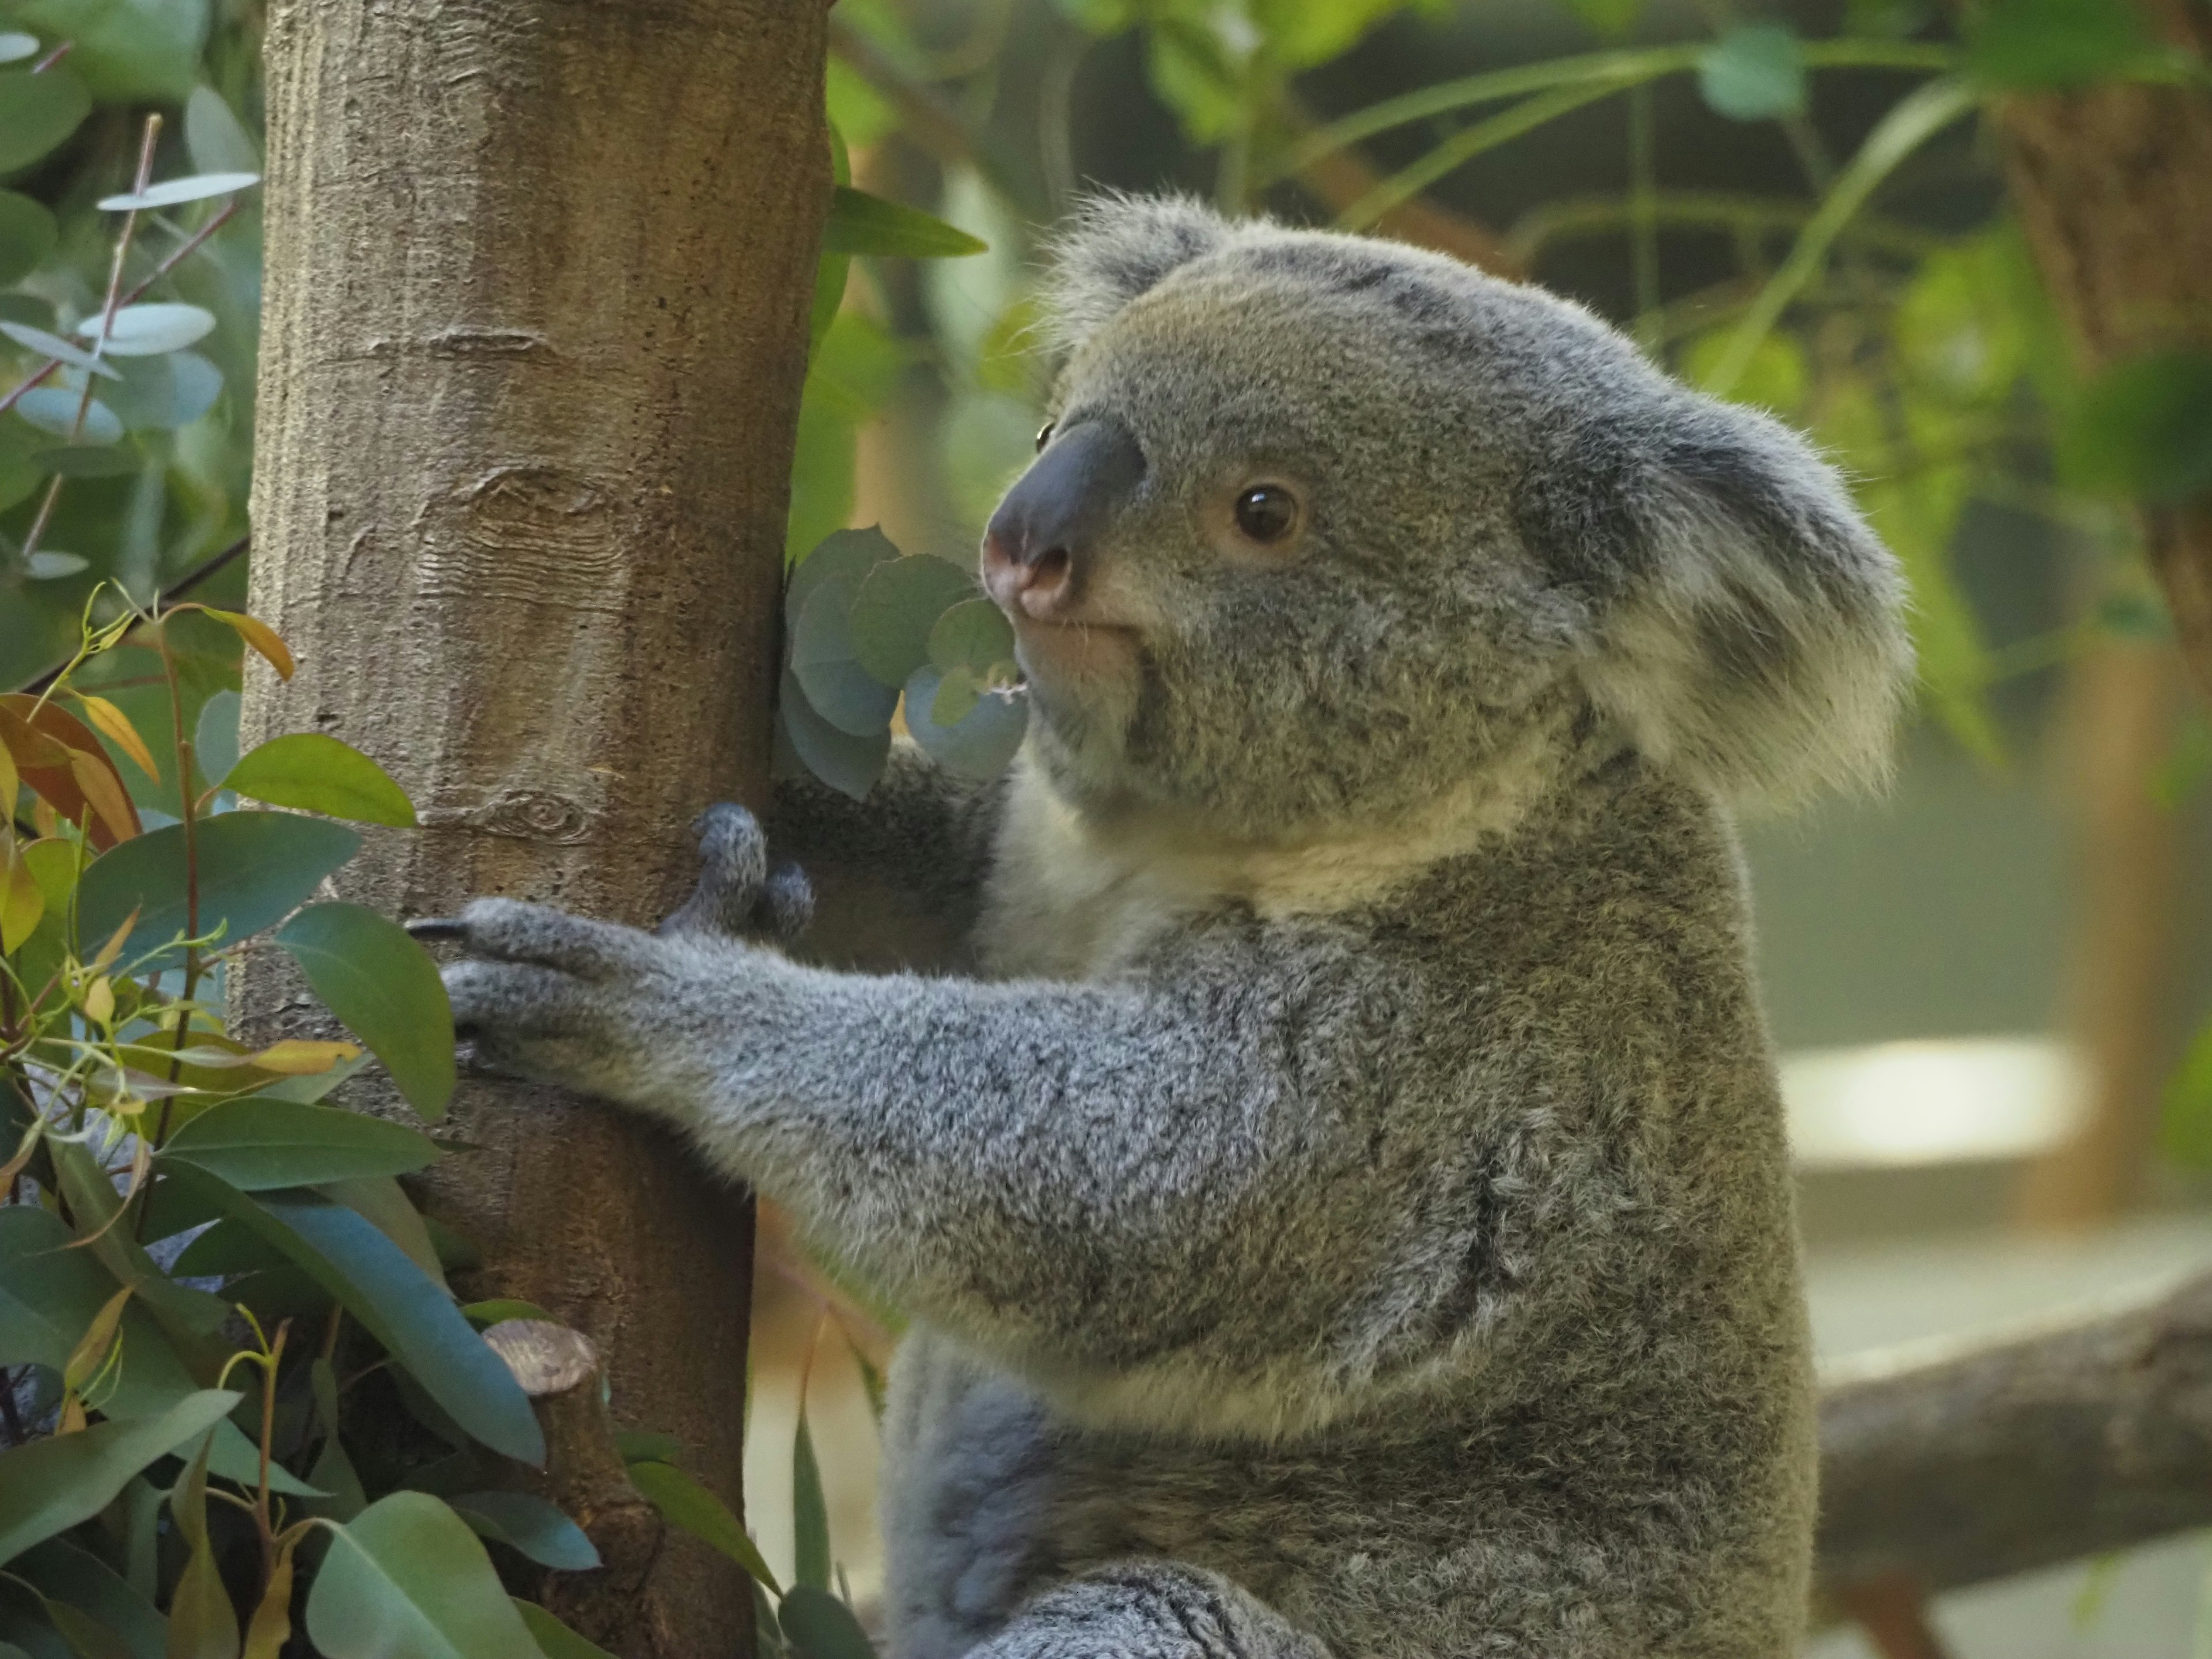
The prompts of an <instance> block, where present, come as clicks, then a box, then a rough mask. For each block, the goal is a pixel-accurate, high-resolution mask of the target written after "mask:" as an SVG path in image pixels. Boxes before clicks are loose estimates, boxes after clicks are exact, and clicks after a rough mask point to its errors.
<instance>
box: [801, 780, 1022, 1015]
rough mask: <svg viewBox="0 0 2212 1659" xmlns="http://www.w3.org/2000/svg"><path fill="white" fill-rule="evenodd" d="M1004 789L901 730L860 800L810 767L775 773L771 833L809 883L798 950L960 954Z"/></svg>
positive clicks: (935, 959) (825, 956)
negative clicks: (808, 909)
mask: <svg viewBox="0 0 2212 1659" xmlns="http://www.w3.org/2000/svg"><path fill="white" fill-rule="evenodd" d="M1002 788H1003V785H1002V784H1001V783H1000V782H999V781H991V782H988V783H982V782H977V781H974V780H972V779H968V778H962V777H959V776H957V775H954V774H952V773H951V772H947V771H945V769H943V768H942V767H939V766H938V765H936V764H934V763H933V762H931V761H930V759H929V758H928V757H927V756H926V755H924V754H923V753H922V752H921V750H920V749H919V748H917V747H916V746H915V744H914V743H913V742H912V741H911V740H910V739H908V738H898V739H896V740H895V741H894V742H893V743H892V744H891V751H890V759H889V760H888V761H887V762H886V763H885V764H884V774H883V776H882V777H881V778H880V779H878V781H877V783H876V786H875V787H874V788H873V789H872V790H870V791H869V792H868V796H867V799H865V800H854V799H853V798H852V797H851V796H849V795H847V794H845V793H842V792H841V791H839V790H836V789H832V788H831V787H829V785H828V784H825V783H821V782H818V781H816V780H814V779H812V778H787V779H784V780H782V781H779V782H778V783H777V785H776V787H775V801H774V804H773V805H771V807H770V809H769V814H768V829H769V836H770V837H771V838H772V840H773V842H774V844H775V847H776V848H777V849H778V850H779V851H780V852H781V853H783V854H789V855H792V856H795V857H796V858H798V859H799V861H800V862H801V863H802V864H803V865H804V866H805V870H806V873H807V878H808V879H809V881H810V883H811V885H812V887H813V890H814V921H813V927H812V928H811V931H810V932H809V933H808V934H807V937H806V939H805V944H804V945H802V946H801V947H800V949H801V951H802V953H803V954H804V955H805V957H807V958H808V959H809V960H812V961H817V962H821V963H828V964H830V965H833V966H836V967H843V968H859V969H870V970H873V971H878V972H880V971H884V970H888V969H896V968H908V967H912V968H920V967H938V966H956V965H958V964H959V963H962V962H963V961H964V960H965V947H966V941H967V939H968V935H969V933H970V931H971V930H972V929H973V928H974V927H975V915H976V910H977V908H978V906H979V905H980V903H981V890H982V884H983V878H984V874H985V872H987V869H988V868H989V865H990V858H991V843H992V841H993V838H994V836H995V834H996V832H997V828H998V822H999V810H1000V794H1001V791H1002Z"/></svg>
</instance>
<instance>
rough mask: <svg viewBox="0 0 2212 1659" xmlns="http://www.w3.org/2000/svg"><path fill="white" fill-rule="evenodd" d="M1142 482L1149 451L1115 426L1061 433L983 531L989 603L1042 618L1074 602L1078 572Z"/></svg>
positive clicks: (1088, 424) (1081, 426) (1091, 425)
mask: <svg viewBox="0 0 2212 1659" xmlns="http://www.w3.org/2000/svg"><path fill="white" fill-rule="evenodd" d="M1144 476H1145V453H1144V451H1142V450H1141V449H1139V448H1138V447H1137V441H1136V440H1135V439H1134V438H1132V437H1131V436H1130V435H1129V434H1128V433H1127V430H1126V429H1124V428H1123V427H1122V426H1121V423H1120V422H1117V421H1109V420H1089V421H1082V422H1078V423H1077V424H1075V425H1073V426H1071V427H1066V428H1062V429H1061V430H1060V432H1058V433H1057V434H1055V435H1054V437H1053V440H1052V442H1051V443H1050V444H1048V446H1047V447H1046V448H1045V452H1044V453H1043V454H1042V455H1040V456H1038V457H1037V459H1036V461H1035V462H1034V463H1033V464H1032V465H1030V470H1029V471H1026V472H1024V474H1022V476H1021V478H1020V480H1019V481H1018V483H1016V484H1015V485H1014V487H1013V488H1012V489H1010V490H1008V491H1007V492H1006V500H1004V501H1000V503H999V510H998V511H997V512H996V513H993V514H992V515H991V522H990V526H989V527H988V528H987V529H986V530H985V531H984V532H983V583H984V586H987V587H988V588H989V589H990V591H991V597H992V598H993V599H996V600H997V601H998V602H999V604H1000V605H1001V606H1002V607H1004V608H1005V609H1007V610H1009V611H1011V610H1012V609H1013V608H1014V607H1015V606H1016V605H1019V606H1020V607H1021V608H1022V609H1023V610H1024V611H1027V612H1028V613H1029V614H1030V616H1032V617H1046V616H1048V615H1049V614H1050V613H1052V612H1053V611H1058V610H1060V609H1064V608H1065V607H1066V606H1067V605H1071V604H1073V602H1074V599H1075V597H1076V592H1075V590H1076V587H1077V584H1078V581H1079V567H1080V566H1081V565H1082V563H1083V562H1084V560H1085V556H1087V555H1088V554H1089V553H1090V551H1091V548H1092V547H1093V546H1094V545H1096V544H1097V540H1098V538H1099V537H1100V536H1101V535H1102V534H1103V532H1104V531H1105V529H1106V526H1108V525H1109V523H1110V522H1111V521H1112V520H1113V517H1114V514H1115V513H1116V512H1117V511H1118V510H1119V509H1120V508H1121V506H1122V505H1123V504H1124V503H1125V502H1126V501H1127V500H1128V498H1129V497H1130V495H1133V493H1134V492H1135V490H1136V488H1137V485H1138V484H1139V483H1140V482H1142V481H1143V478H1144Z"/></svg>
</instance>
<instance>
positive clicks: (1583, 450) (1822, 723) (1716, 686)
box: [1538, 388, 1912, 805]
mask: <svg viewBox="0 0 2212 1659" xmlns="http://www.w3.org/2000/svg"><path fill="white" fill-rule="evenodd" d="M1571 448H1572V449H1573V450H1574V451H1575V452H1576V453H1573V454H1572V455H1571V456H1568V457H1561V458H1557V459H1559V460H1563V461H1565V465H1563V466H1555V467H1553V468H1547V469H1544V471H1545V472H1546V474H1547V476H1548V477H1551V478H1553V479H1565V480H1569V481H1571V482H1569V483H1565V484H1564V485H1560V486H1557V487H1553V488H1549V489H1546V490H1543V491H1540V492H1539V494H1540V496H1542V497H1547V498H1548V499H1541V500H1540V501H1539V503H1538V517H1539V518H1540V519H1541V521H1542V522H1543V525H1544V529H1545V532H1546V533H1545V535H1544V537H1543V540H1544V541H1545V542H1547V543H1548V544H1549V549H1550V551H1551V556H1552V557H1553V559H1555V560H1559V561H1564V562H1565V565H1566V566H1567V567H1568V568H1558V567H1557V566H1555V569H1554V574H1555V577H1557V578H1559V579H1563V585H1564V586H1567V587H1569V588H1570V589H1573V590H1576V591H1578V592H1579V593H1580V594H1581V595H1582V596H1583V597H1584V598H1585V599H1586V600H1587V601H1588V602H1589V607H1590V610H1589V617H1590V623H1591V627H1590V631H1589V636H1588V637H1587V639H1586V640H1585V641H1584V648H1585V656H1584V659H1583V668H1582V673H1583V683H1584V684H1585V685H1586V686H1587V687H1588V689H1589V694H1590V696H1591V699H1592V701H1593V702H1595V704H1596V705H1597V706H1598V708H1600V709H1601V710H1602V711H1604V712H1605V713H1607V714H1610V715H1611V716H1613V719H1614V720H1617V721H1618V722H1619V723H1620V725H1621V726H1623V727H1624V728H1626V731H1627V732H1629V734H1630V736H1631V737H1632V740H1633V741H1634V742H1635V743H1636V744H1637V745H1638V747H1639V748H1640V749H1641V750H1643V751H1644V753H1646V754H1648V755H1649V756H1650V757H1652V758H1653V759H1654V760H1655V761H1657V762H1659V763H1662V764H1666V765H1670V766H1673V767H1675V768H1678V769H1681V770H1682V771H1684V772H1686V773H1688V774H1689V775H1693V776H1695V777H1698V778H1699V779H1700V780H1701V781H1704V782H1705V784H1707V785H1708V786H1709V787H1712V788H1715V789H1717V791H1719V792H1720V793H1723V794H1725V795H1727V796H1729V797H1731V798H1734V799H1737V800H1739V801H1741V802H1746V803H1767V804H1775V805H1788V804H1790V803H1792V802H1794V801H1796V800H1797V799H1801V798H1802V797H1803V796H1805V795H1808V794H1809V793H1813V792H1814V791H1815V790H1816V789H1818V788H1820V787H1823V786H1826V785H1844V786H1847V787H1848V786H1852V785H1858V786H1872V785H1875V784H1879V783H1880V782H1881V781H1884V780H1885V779H1886V778H1887V774H1888V766H1889V748H1890V738H1891V735H1892V732H1893V727H1894V726H1895V724H1896V720H1897V715H1898V713H1899V707H1900V705H1901V703H1902V701H1903V698H1904V696H1905V690H1906V689H1907V687H1908V685H1909V684H1910V681H1911V671H1912V649H1911V644H1910V642H1909V640H1908V638H1907V635H1906V633H1905V625H1904V609H1905V586H1904V582H1903V580H1902V578H1901V576H1900V574H1899V569H1898V566H1897V561H1896V560H1895V558H1894V557H1893V556H1892V555H1891V554H1890V552H1889V550H1888V549H1887V548H1886V547H1884V546H1883V545H1882V544H1881V541H1880V540H1879V539H1877V538H1875V534H1874V532H1872V531H1871V530H1869V528H1868V527H1867V526H1866V523H1865V521H1864V520H1863V519H1861V518H1860V516H1859V514H1858V511H1857V508H1856V507H1854V506H1853V505H1852V503H1851V501H1850V496H1849V495H1848V494H1847V493H1846V492H1845V491H1844V487H1843V484H1842V483H1841V481H1840V480H1839V479H1838V477H1837V476H1836V474H1835V472H1834V471H1833V470H1832V469H1831V468H1830V467H1829V466H1827V465H1826V464H1825V463H1823V462H1822V461H1821V460H1820V459H1819V457H1818V456H1816V455H1815V454H1814V453H1813V451H1812V449H1811V447H1809V446H1808V444H1807V443H1806V442H1805V441H1803V440H1802V438H1800V437H1798V436H1797V435H1796V434H1795V433H1793V432H1791V431H1790V430H1789V429H1788V428H1786V427H1784V426H1783V425H1782V424H1781V423H1780V422H1777V421H1774V420H1771V419H1770V418H1768V417H1767V416H1764V415H1761V414H1759V413H1758V412H1757V411H1755V410H1749V409H1745V408H1742V407H1741V406H1739V405H1735V404H1721V403H1717V402H1715V401H1714V400H1712V399H1711V398H1704V397H1699V396H1697V395H1695V394H1692V393H1689V392H1682V391H1680V389H1679V388H1670V389H1669V395H1668V397H1667V398H1665V400H1664V401H1663V403H1662V404H1661V405H1660V406H1659V407H1657V408H1655V409H1646V410H1643V411H1640V412H1629V411H1620V413H1619V414H1618V415H1617V416H1615V418H1614V420H1613V422H1611V423H1610V424H1609V425H1608V426H1607V427H1606V428H1603V429H1601V430H1596V431H1591V430H1585V431H1583V432H1582V433H1580V434H1577V435H1576V438H1575V440H1574V441H1573V443H1572V445H1571ZM1575 567H1579V568H1575Z"/></svg>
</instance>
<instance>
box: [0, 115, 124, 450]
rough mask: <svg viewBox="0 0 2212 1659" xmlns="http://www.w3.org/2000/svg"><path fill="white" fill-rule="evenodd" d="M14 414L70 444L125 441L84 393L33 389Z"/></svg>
mask: <svg viewBox="0 0 2212 1659" xmlns="http://www.w3.org/2000/svg"><path fill="white" fill-rule="evenodd" d="M4 78H5V77H0V79H4ZM80 408H82V410H83V415H84V419H83V421H82V424H80V423H79V422H78V419H77V413H78V410H79V409H80ZM15 413H16V414H17V415H19V416H21V417H22V418H23V419H24V420H25V421H27V422H29V423H30V424H31V425H33V426H34V427H36V428H38V429H39V430H40V431H41V432H44V433H47V434H49V435H52V436H53V437H57V438H66V439H68V440H69V441H70V442H71V443H88V444H112V443H119V442H121V441H122V439H123V422H122V419H121V417H120V416H118V415H117V414H116V412H115V411H114V410H112V409H110V408H109V407H108V406H107V405H106V404H104V403H102V402H101V401H100V399H99V398H94V399H93V400H92V401H91V402H90V403H89V404H87V403H85V402H84V400H83V398H82V394H81V393H79V392H71V391H70V390H69V389H68V388H67V387H65V386H53V385H47V386H34V387H33V388H32V389H31V390H30V391H28V392H25V393H24V394H23V395H22V396H21V397H20V398H16V399H15Z"/></svg>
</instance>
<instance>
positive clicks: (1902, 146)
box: [1705, 80, 1976, 398]
mask: <svg viewBox="0 0 2212 1659" xmlns="http://www.w3.org/2000/svg"><path fill="white" fill-rule="evenodd" d="M1975 100H1976V94H1975V91H1974V88H1972V86H1971V85H1970V84H1968V83H1967V82H1965V81H1962V80H1942V81H1931V82H1929V83H1928V84H1927V85H1926V86H1923V87H1920V88H1916V89H1915V90H1914V91H1912V92H1911V93H1909V94H1906V95H1905V97H1904V98H1903V99H1901V100H1899V101H1898V102H1897V103H1896V104H1895V105H1894V106H1892V108H1891V109H1890V112H1889V113H1888V114H1887V115H1885V116H1883V117H1882V118H1881V122H1880V123H1879V124H1878V125H1876V126H1875V130H1874V131H1872V132H1870V133H1869V134H1868V135H1867V138H1866V142H1865V143H1863V144H1862V145H1860V146H1859V150H1858V154H1857V155H1854V156H1852V157H1851V160H1850V165H1849V166H1848V167H1845V168H1844V170H1843V172H1842V173H1840V174H1838V177H1837V179H1836V182H1835V185H1834V186H1833V188H1832V189H1831V190H1830V191H1828V193H1827V195H1826V197H1824V198H1823V199H1822V201H1821V203H1820V208H1819V210H1817V211H1816V212H1814V215H1813V216H1812V217H1811V218H1810V219H1808V220H1807V221H1806V222H1805V228H1804V229H1803V230H1802V231H1801V232H1800V233H1799V234H1798V237H1797V241H1796V246H1793V247H1792V248H1791V249H1790V257H1789V258H1787V259H1784V261H1783V262H1782V268H1781V269H1780V270H1777V271H1776V272H1775V273H1774V275H1773V276H1771V277H1770V278H1768V279H1767V283H1766V286H1765V288H1763V289H1760V290H1759V297H1758V298H1757V299H1756V300H1753V301H1752V303H1751V308H1750V310H1749V311H1747V312H1746V313H1744V318H1743V320H1742V321H1741V323H1739V324H1738V325H1736V331H1735V334H1734V335H1733V336H1732V337H1730V338H1729V343H1728V349H1726V350H1725V351H1724V352H1723V353H1722V355H1721V359H1720V361H1719V362H1717V363H1716V364H1715V365H1714V366H1713V370H1712V373H1711V374H1710V375H1709V376H1708V377H1707V378H1706V381H1705V390H1706V391H1708V392H1711V393H1713V394H1714V395H1715V396H1716V397H1723V398H1724V397H1726V396H1727V395H1728V394H1729V392H1730V391H1732V390H1734V388H1735V384H1736V382H1737V381H1738V380H1741V379H1742V378H1743V373H1744V371H1745V370H1746V369H1747V368H1750V367H1751V360H1752V358H1753V356H1754V355H1755V354H1756V353H1757V352H1758V350H1759V346H1760V345H1761V344H1762V343H1764V342H1765V339H1766V337H1767V336H1768V335H1769V334H1771V333H1772V332H1773V331H1774V325H1776V324H1777V323H1778V322H1779V321H1781V319H1782V313H1784V311H1785V310H1787V309H1788V308H1789V305H1790V301H1792V300H1794V299H1795V298H1796V297H1797V295H1798V293H1799V291H1800V290H1801V289H1803V288H1804V287H1805V285H1806V284H1807V283H1809V282H1811V281H1812V280H1813V277H1814V275H1815V274H1816V273H1817V272H1818V271H1819V270H1820V265H1821V262H1822V261H1823V260H1825V259H1826V258H1827V253H1828V249H1829V247H1830V246H1831V245H1832V244H1833V243H1834V241H1835V240H1836V238H1837V237H1838V235H1840V234H1842V232H1843V228H1844V226H1845V225H1847V224H1849V223H1850V220H1851V217H1852V216H1853V215H1854V214H1856V213H1857V211H1858V210H1859V209H1860V208H1861V207H1863V206H1864V205H1865V204H1866V201H1867V198H1868V197H1870V196H1872V195H1873V194H1874V192H1875V187H1876V186H1878V185H1880V184H1881V181H1882V180H1883V179H1887V177H1888V176H1889V175H1890V174H1891V173H1893V172H1895V171H1896V169H1897V167H1899V164H1900V163H1902V162H1903V161H1905V158H1906V157H1908V156H1910V155H1911V154H1912V153H1913V151H1915V150H1917V149H1919V148H1920V146H1921V145H1923V143H1927V142H1928V140H1929V139H1930V138H1932V137H1935V135H1936V133H1938V132H1940V131H1942V129H1944V128H1945V127H1947V126H1949V125H1951V123H1952V122H1954V121H1955V120H1957V119H1958V118H1960V116H1962V115H1964V114H1966V112H1968V111H1969V110H1971V109H1972V108H1973V107H1974V105H1975Z"/></svg>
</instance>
